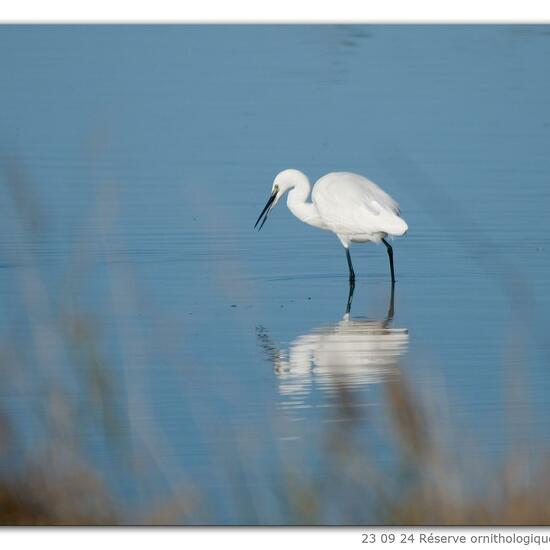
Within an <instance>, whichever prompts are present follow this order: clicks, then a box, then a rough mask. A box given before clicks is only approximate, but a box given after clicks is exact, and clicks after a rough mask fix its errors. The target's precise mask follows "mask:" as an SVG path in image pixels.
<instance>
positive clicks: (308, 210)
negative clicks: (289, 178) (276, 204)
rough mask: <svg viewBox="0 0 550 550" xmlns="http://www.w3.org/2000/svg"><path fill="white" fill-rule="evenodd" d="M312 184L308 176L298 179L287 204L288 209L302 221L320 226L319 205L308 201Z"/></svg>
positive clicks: (289, 194) (290, 192)
mask: <svg viewBox="0 0 550 550" xmlns="http://www.w3.org/2000/svg"><path fill="white" fill-rule="evenodd" d="M310 189H311V186H310V184H309V180H308V179H307V177H305V176H304V177H303V178H300V179H298V180H297V181H296V184H295V185H294V188H293V189H291V190H290V191H289V193H288V198H287V201H286V204H287V206H288V209H289V210H290V211H291V212H292V213H293V214H294V215H295V216H296V217H297V218H298V219H299V220H301V221H303V222H304V223H307V224H309V225H313V226H315V227H319V226H320V222H321V219H320V217H319V212H318V211H317V207H316V206H315V205H314V204H313V203H311V202H307V198H308V196H309V191H310Z"/></svg>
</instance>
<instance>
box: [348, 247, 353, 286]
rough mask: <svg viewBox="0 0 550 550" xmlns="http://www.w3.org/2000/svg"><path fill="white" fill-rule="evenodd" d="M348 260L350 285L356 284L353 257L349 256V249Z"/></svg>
mask: <svg viewBox="0 0 550 550" xmlns="http://www.w3.org/2000/svg"><path fill="white" fill-rule="evenodd" d="M346 258H347V260H348V267H349V284H350V285H351V284H352V283H353V284H355V271H353V264H352V263H351V256H350V255H349V248H346Z"/></svg>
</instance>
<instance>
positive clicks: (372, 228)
mask: <svg viewBox="0 0 550 550" xmlns="http://www.w3.org/2000/svg"><path fill="white" fill-rule="evenodd" d="M310 189H311V186H310V183H309V180H308V178H307V176H306V175H305V174H303V173H302V172H300V171H299V170H293V169H288V170H283V171H282V172H280V173H279V174H277V176H276V177H275V180H274V181H273V187H272V189H271V196H270V197H269V200H268V201H267V204H266V205H265V207H264V209H263V210H262V213H261V214H260V216H259V217H258V220H257V221H256V224H255V225H254V227H256V226H257V225H258V223H260V220H262V217H263V220H262V223H261V224H260V227H259V229H261V228H262V227H263V225H264V223H265V221H266V220H267V216H268V214H269V213H270V212H271V210H272V209H273V207H274V206H275V205H276V204H277V202H279V199H280V198H281V197H282V196H283V195H284V194H285V193H286V192H287V191H290V192H289V193H288V199H287V206H288V208H289V210H290V211H291V212H292V213H293V214H294V215H295V216H296V217H297V218H298V219H299V220H301V221H303V222H304V223H307V224H309V225H313V226H314V227H318V228H320V229H325V230H327V231H332V232H333V233H336V235H337V237H338V238H339V239H340V242H341V243H342V245H343V246H344V248H345V250H346V258H347V261H348V268H349V280H350V285H354V284H355V272H354V271H353V264H352V263H351V256H350V252H349V247H350V244H351V243H365V242H375V243H380V242H382V243H384V245H385V246H386V250H387V252H388V258H389V260H390V272H391V280H392V284H393V283H394V282H395V275H394V269H393V249H392V247H391V245H390V244H389V243H388V242H387V241H386V237H387V236H388V235H391V236H399V235H403V234H404V233H406V231H407V229H408V226H407V224H406V223H405V220H404V219H403V218H401V216H400V211H399V205H398V204H397V203H396V202H395V201H394V200H393V199H392V198H391V197H390V196H389V195H388V194H387V193H386V192H385V191H383V190H382V189H380V187H378V185H376V184H375V183H374V182H372V181H370V180H368V179H367V178H365V177H363V176H360V175H358V174H352V173H350V172H332V173H330V174H327V175H326V176H323V177H322V178H320V179H319V180H317V182H316V183H315V185H314V186H313V192H312V193H311V202H307V199H308V196H309V192H310ZM259 229H258V230H259Z"/></svg>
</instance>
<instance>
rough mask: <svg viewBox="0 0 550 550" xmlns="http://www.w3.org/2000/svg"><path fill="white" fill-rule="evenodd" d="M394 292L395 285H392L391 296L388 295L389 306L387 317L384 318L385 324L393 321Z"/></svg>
mask: <svg viewBox="0 0 550 550" xmlns="http://www.w3.org/2000/svg"><path fill="white" fill-rule="evenodd" d="M394 290H395V283H392V284H391V294H390V304H389V305H388V316H387V318H386V322H390V321H391V320H392V319H393V304H394Z"/></svg>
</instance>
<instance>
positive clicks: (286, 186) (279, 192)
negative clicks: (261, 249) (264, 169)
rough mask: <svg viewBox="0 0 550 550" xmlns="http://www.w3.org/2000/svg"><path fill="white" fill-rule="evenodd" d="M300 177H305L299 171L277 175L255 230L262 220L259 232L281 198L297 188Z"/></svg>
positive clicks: (289, 171)
mask: <svg viewBox="0 0 550 550" xmlns="http://www.w3.org/2000/svg"><path fill="white" fill-rule="evenodd" d="M300 176H301V177H305V176H304V175H303V174H302V173H301V172H299V171H298V170H292V169H289V170H283V171H282V172H279V174H277V176H276V177H275V179H274V180H273V186H272V187H271V195H270V196H269V199H268V200H267V203H266V205H265V206H264V209H263V210H262V213H261V214H260V215H259V216H258V219H257V220H256V223H255V224H254V228H256V226H257V225H258V224H259V223H260V220H262V223H261V224H260V227H258V231H259V230H260V229H261V228H262V227H263V225H264V223H265V222H266V220H267V216H268V215H269V213H270V212H271V210H273V208H274V207H275V205H276V204H277V203H278V202H279V200H280V198H281V197H282V196H284V194H285V193H286V192H287V191H289V190H290V189H292V188H293V187H295V186H296V184H297V180H298V178H299V177H300ZM262 218H263V219H262Z"/></svg>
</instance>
